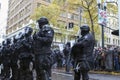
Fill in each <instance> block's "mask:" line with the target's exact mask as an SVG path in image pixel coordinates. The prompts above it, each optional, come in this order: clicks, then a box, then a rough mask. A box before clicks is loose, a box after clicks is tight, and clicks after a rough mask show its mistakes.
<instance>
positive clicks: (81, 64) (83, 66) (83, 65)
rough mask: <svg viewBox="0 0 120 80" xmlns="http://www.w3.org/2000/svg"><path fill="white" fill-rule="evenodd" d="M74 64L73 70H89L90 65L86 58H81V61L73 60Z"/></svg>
mask: <svg viewBox="0 0 120 80" xmlns="http://www.w3.org/2000/svg"><path fill="white" fill-rule="evenodd" d="M74 65H75V67H74V71H75V72H79V71H89V70H90V65H89V63H88V61H87V60H81V61H78V62H75V64H74Z"/></svg>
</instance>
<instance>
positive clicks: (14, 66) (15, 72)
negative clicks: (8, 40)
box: [11, 36, 18, 80]
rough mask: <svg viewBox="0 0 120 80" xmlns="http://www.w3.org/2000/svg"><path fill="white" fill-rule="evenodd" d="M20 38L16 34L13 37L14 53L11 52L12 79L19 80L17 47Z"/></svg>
mask: <svg viewBox="0 0 120 80" xmlns="http://www.w3.org/2000/svg"><path fill="white" fill-rule="evenodd" d="M17 41H18V39H17V38H16V36H14V37H13V44H12V45H11V49H12V51H11V52H12V54H11V69H12V77H11V80H18V64H17V62H18V50H17V49H16V45H17Z"/></svg>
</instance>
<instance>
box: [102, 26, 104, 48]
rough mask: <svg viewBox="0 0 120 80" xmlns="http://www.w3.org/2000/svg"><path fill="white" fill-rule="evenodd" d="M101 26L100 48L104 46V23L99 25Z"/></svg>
mask: <svg viewBox="0 0 120 80" xmlns="http://www.w3.org/2000/svg"><path fill="white" fill-rule="evenodd" d="M101 27H102V48H104V25H101Z"/></svg>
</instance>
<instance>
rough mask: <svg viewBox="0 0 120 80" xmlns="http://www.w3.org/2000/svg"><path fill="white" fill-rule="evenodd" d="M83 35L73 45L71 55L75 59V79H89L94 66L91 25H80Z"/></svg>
mask: <svg viewBox="0 0 120 80" xmlns="http://www.w3.org/2000/svg"><path fill="white" fill-rule="evenodd" d="M80 29H81V35H82V37H81V38H79V39H78V42H77V43H75V45H74V46H73V47H72V51H71V55H72V57H73V60H74V70H75V75H74V80H80V78H81V76H82V80H89V76H88V71H89V70H90V69H91V68H92V67H93V66H92V65H93V48H94V38H93V36H92V34H91V33H89V30H90V29H89V26H87V25H84V26H82V27H80Z"/></svg>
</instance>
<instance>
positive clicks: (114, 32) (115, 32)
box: [111, 30, 119, 36]
mask: <svg viewBox="0 0 120 80" xmlns="http://www.w3.org/2000/svg"><path fill="white" fill-rule="evenodd" d="M111 33H112V34H113V35H116V36H119V30H113V31H112V32H111Z"/></svg>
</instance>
